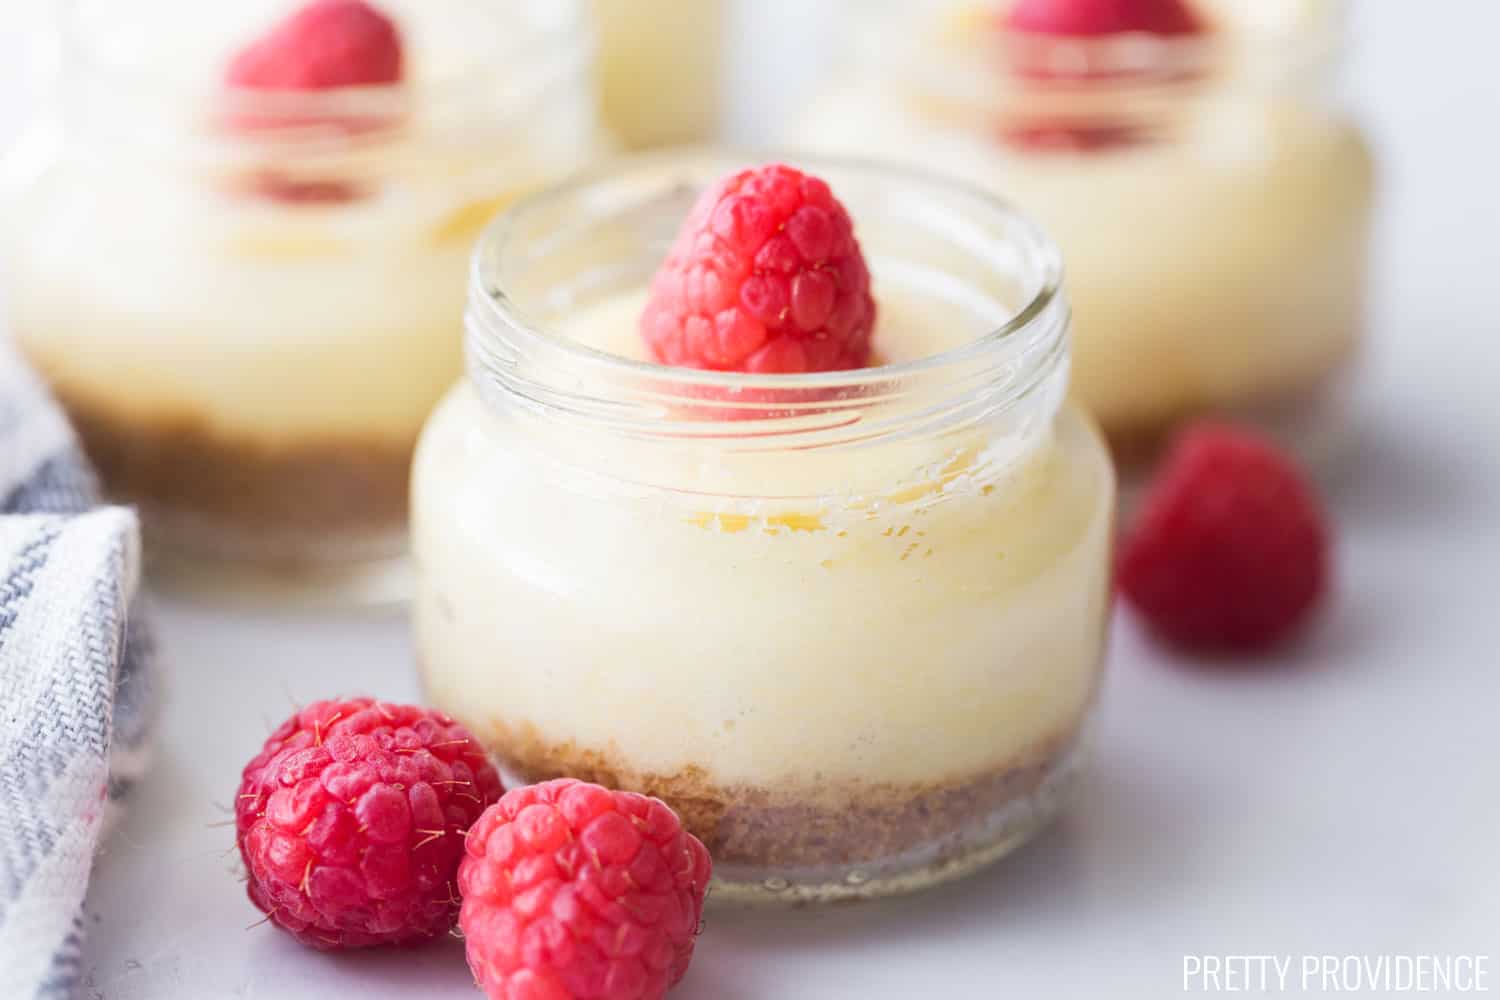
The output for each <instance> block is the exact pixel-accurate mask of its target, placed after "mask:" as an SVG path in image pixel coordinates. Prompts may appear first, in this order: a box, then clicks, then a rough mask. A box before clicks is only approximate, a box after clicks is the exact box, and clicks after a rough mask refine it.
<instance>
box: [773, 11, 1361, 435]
mask: <svg viewBox="0 0 1500 1000" xmlns="http://www.w3.org/2000/svg"><path fill="white" fill-rule="evenodd" d="M888 6H890V7H891V9H890V10H889V11H886V12H885V13H884V14H883V15H880V14H873V13H872V14H870V16H869V17H868V18H867V20H868V22H869V25H870V27H869V29H868V30H867V31H866V32H865V33H864V35H863V36H862V37H861V40H860V43H859V45H858V46H857V53H856V54H855V56H854V58H853V60H852V65H851V66H850V68H849V70H848V72H846V73H845V74H843V75H842V76H841V77H838V78H836V79H835V80H834V81H833V82H832V83H831V84H830V85H829V87H828V88H827V90H826V92H825V93H824V94H823V95H822V96H821V97H820V99H819V100H817V101H816V102H815V103H814V105H813V107H812V108H811V110H810V111H809V112H808V114H807V116H806V118H805V119H804V120H803V121H801V123H800V124H799V126H798V135H797V138H798V139H799V140H800V142H801V144H803V145H805V146H807V147H809V148H814V149H819V150H832V151H837V152H841V153H847V152H850V151H859V152H862V153H875V154H880V155H888V156H892V157H896V158H911V157H914V156H920V158H921V160H922V162H923V163H924V164H927V165H931V166H934V167H937V168H940V169H942V170H944V171H945V172H948V173H952V174H954V175H957V176H960V177H963V178H966V179H969V180H972V181H974V182H976V183H979V184H983V185H985V186H987V187H989V188H991V189H993V190H996V191H998V192H1000V193H1002V194H1003V195H1005V196H1006V197H1008V198H1010V199H1012V200H1013V201H1014V202H1015V203H1016V204H1018V205H1019V206H1021V208H1023V209H1024V210H1025V211H1027V212H1029V213H1032V214H1034V215H1035V217H1036V218H1037V219H1038V220H1039V221H1040V222H1041V223H1042V225H1043V226H1044V227H1046V229H1047V231H1048V232H1049V233H1050V234H1051V235H1052V236H1053V237H1054V238H1056V240H1057V242H1058V244H1059V246H1060V247H1061V248H1062V252H1063V258H1064V260H1066V261H1067V266H1068V276H1069V284H1070V287H1071V289H1072V300H1073V305H1074V310H1075V317H1076V339H1075V349H1074V362H1075V364H1074V379H1073V386H1074V391H1075V392H1076V394H1077V396H1078V398H1079V399H1080V400H1081V401H1082V402H1083V403H1084V404H1086V406H1087V407H1088V408H1089V409H1090V410H1091V411H1092V412H1093V414H1094V416H1095V417H1096V419H1097V420H1098V421H1099V423H1100V425H1101V427H1102V428H1103V430H1104V432H1105V434H1106V436H1107V437H1108V439H1109V440H1110V442H1111V444H1112V445H1113V446H1114V447H1115V449H1116V453H1117V455H1119V456H1121V457H1122V459H1126V460H1130V459H1136V458H1146V457H1149V456H1150V455H1151V454H1152V453H1153V452H1154V451H1155V449H1156V448H1157V446H1158V445H1159V443H1160V442H1161V441H1162V440H1163V438H1164V436H1165V435H1166V434H1167V433H1168V432H1169V431H1170V430H1171V429H1172V428H1174V427H1175V426H1177V425H1178V424H1180V423H1181V422H1182V421H1184V420H1187V419H1190V418H1193V417H1196V416H1200V415H1216V416H1228V417H1231V418H1238V419H1243V420H1247V421H1250V422H1252V423H1257V424H1260V425H1262V426H1264V427H1266V428H1267V429H1269V430H1270V431H1272V432H1273V433H1276V434H1279V435H1280V436H1281V437H1283V438H1284V439H1286V440H1287V442H1288V443H1290V444H1292V445H1293V446H1295V447H1298V448H1299V449H1301V450H1303V451H1304V452H1308V453H1311V454H1313V455H1314V456H1316V455H1318V454H1320V453H1322V452H1325V451H1326V450H1327V447H1328V445H1329V443H1330V442H1331V441H1332V440H1334V439H1335V438H1336V435H1335V433H1334V432H1336V431H1337V430H1338V429H1339V425H1340V419H1339V418H1340V416H1341V407H1340V405H1339V404H1340V402H1341V393H1340V392H1339V389H1340V387H1341V386H1342V385H1343V384H1344V382H1345V376H1346V373H1347V371H1348V370H1349V367H1350V362H1351V360H1352V359H1353V358H1354V356H1355V353H1356V348H1357V346H1358V344H1359V342H1360V339H1361V332H1362V319H1363V316H1362V313H1363V307H1364V283H1365V270H1366V251H1367V243H1368V231H1369V224H1370V215H1371V202H1372V192H1373V170H1372V161H1371V155H1370V152H1369V150H1368V148H1367V146H1366V143H1365V141H1364V139H1363V137H1362V135H1361V133H1360V131H1359V130H1358V128H1357V127H1356V126H1355V125H1354V124H1353V123H1351V121H1350V120H1349V119H1348V118H1347V117H1346V116H1345V115H1344V114H1342V113H1341V112H1340V111H1339V110H1338V108H1337V107H1336V106H1335V104H1334V102H1333V101H1332V100H1331V99H1330V98H1331V96H1332V95H1331V88H1330V78H1331V75H1332V74H1331V70H1332V69H1333V68H1334V64H1335V58H1334V56H1335V54H1336V52H1337V49H1338V45H1337V43H1338V41H1339V40H1340V37H1341V34H1340V29H1341V26H1342V22H1341V19H1340V18H1339V17H1338V16H1337V14H1338V13H1339V10H1340V5H1338V4H1337V3H1333V2H1330V0H1253V2H1251V0H1196V2H1195V3H1194V5H1193V6H1194V7H1195V8H1196V12H1197V14H1198V16H1199V18H1200V19H1201V21H1202V22H1203V23H1204V24H1205V25H1206V27H1207V30H1206V31H1205V32H1204V33H1202V34H1197V35H1190V36H1183V37H1171V38H1166V37H1161V36H1151V35H1141V34H1133V35H1121V36H1108V37H1104V38H1098V39H1092V40H1080V39H1056V38H1054V39H1048V40H1040V39H1035V38H1033V39H1032V40H1030V41H1025V40H1023V36H1018V35H1013V34H1007V33H1006V32H1004V31H1003V30H1002V29H1001V27H1000V26H999V25H1000V20H1001V16H1002V14H1003V10H1004V4H1003V3H993V2H988V3H987V2H982V0H926V2H923V3H917V4H912V3H903V4H899V5H895V4H892V5H888Z"/></svg>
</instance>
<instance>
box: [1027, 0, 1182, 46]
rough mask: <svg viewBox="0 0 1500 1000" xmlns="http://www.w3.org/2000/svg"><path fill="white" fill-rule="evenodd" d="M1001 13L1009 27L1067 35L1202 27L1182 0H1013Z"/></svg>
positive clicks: (1162, 32)
mask: <svg viewBox="0 0 1500 1000" xmlns="http://www.w3.org/2000/svg"><path fill="white" fill-rule="evenodd" d="M1003 17H1004V23H1005V26H1006V27H1007V28H1009V29H1010V30H1011V31H1016V32H1021V33H1025V34H1032V35H1051V36H1058V37H1068V38H1094V37H1099V36H1102V35H1118V34H1124V33H1127V32H1144V33H1147V34H1152V35H1165V36H1172V35H1191V34H1196V33H1198V32H1200V31H1202V30H1203V24H1202V22H1201V21H1200V20H1199V18H1198V16H1197V15H1196V14H1194V13H1193V10H1192V8H1191V7H1190V6H1188V4H1186V3H1184V2H1183V0H1015V2H1014V3H1013V4H1011V5H1010V7H1009V8H1008V9H1006V10H1005V11H1004V14H1003Z"/></svg>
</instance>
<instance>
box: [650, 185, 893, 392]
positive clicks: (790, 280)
mask: <svg viewBox="0 0 1500 1000" xmlns="http://www.w3.org/2000/svg"><path fill="white" fill-rule="evenodd" d="M874 326H875V302H874V300H873V299H872V298H871V297H870V272H869V269H868V268H867V267H866V266H865V259H864V254H863V253H861V251H860V248H859V242H858V241H857V240H856V239H855V237H854V224H853V223H852V222H851V221H850V219H849V213H848V212H847V211H846V210H845V209H844V206H843V205H841V204H840V203H839V201H838V199H837V198H835V197H834V196H833V192H832V191H830V190H829V188H828V185H827V184H825V183H824V182H823V181H821V180H819V179H818V178H816V177H811V176H808V175H807V174H804V173H802V172H801V171H799V170H796V169H794V168H792V167H788V166H782V165H779V164H776V165H771V166H765V167H759V168H756V169H753V170H744V171H741V172H740V173H737V174H734V175H732V176H730V177H728V178H725V179H724V180H721V181H720V182H718V183H717V184H715V185H714V186H712V187H711V188H709V189H708V190H707V191H706V192H704V194H703V196H702V197H701V198H699V199H698V202H697V204H696V205H695V206H694V207H693V210H692V212H691V213H690V214H689V215H688V218H687V221H686V222H684V223H683V226H682V230H681V231H680V232H679V233H678V235H677V240H676V242H675V243H674V245H673V246H672V249H671V251H670V252H669V253H668V254H667V259H666V261H665V262H664V263H663V264H662V266H661V269H660V270H659V271H657V272H656V277H655V278H654V279H653V281H652V283H651V298H650V301H649V302H648V303H647V304H646V309H645V311H644V312H643V313H642V315H641V324H640V329H641V336H642V337H644V338H645V341H646V345H647V347H649V348H650V350H651V353H652V354H653V355H654V356H655V358H656V359H657V360H658V361H661V362H663V363H665V364H669V365H682V366H686V367H689V368H710V369H717V370H720V371H744V372H757V373H792V372H822V371H841V370H846V369H851V368H861V367H863V366H864V365H865V364H866V363H867V362H868V361H869V357H870V332H871V330H872V329H873V328H874Z"/></svg>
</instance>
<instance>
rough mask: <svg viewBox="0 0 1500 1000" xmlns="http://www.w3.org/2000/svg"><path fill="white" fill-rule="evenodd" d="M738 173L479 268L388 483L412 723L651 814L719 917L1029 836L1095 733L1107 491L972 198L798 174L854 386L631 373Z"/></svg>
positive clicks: (1037, 304)
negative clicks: (397, 489)
mask: <svg viewBox="0 0 1500 1000" xmlns="http://www.w3.org/2000/svg"><path fill="white" fill-rule="evenodd" d="M734 166H736V164H734V163H732V162H730V161H728V160H726V159H722V158H718V157H713V156H708V155H706V154H705V155H701V156H700V155H694V156H693V157H692V158H691V159H689V158H684V157H680V156H665V155H659V156H656V157H649V158H647V159H644V160H640V161H636V162H634V163H631V164H629V165H626V166H621V167H619V168H617V170H616V171H615V172H612V173H609V174H607V175H601V176H600V177H598V178H594V179H588V180H585V181H583V182H580V183H578V184H576V185H574V186H569V187H565V188H562V189H559V190H555V191H553V192H550V193H548V194H545V195H542V196H539V197H537V198H534V199H528V200H527V201H526V202H525V203H523V204H522V205H520V206H518V207H516V208H514V209H512V210H511V211H510V212H508V213H507V214H506V216H504V217H502V219H501V221H500V222H499V223H498V224H497V226H496V228H494V229H493V230H492V231H491V232H489V233H488V234H487V235H486V236H485V237H484V238H483V239H482V240H481V246H480V250H479V258H478V262H477V266H476V270H475V280H476V284H475V286H474V287H473V288H472V289H471V299H470V306H469V320H468V322H469V331H468V338H469V340H468V342H469V377H468V379H467V380H466V381H465V382H464V383H462V384H461V385H460V386H459V387H457V388H456V389H455V390H454V392H453V393H452V394H451V395H450V396H449V397H448V398H447V399H446V400H445V402H444V403H443V404H442V405H441V406H440V407H439V409H438V411H437V412H436V413H435V414H434V416H433V418H432V420H431V421H430V422H429V424H428V426H427V429H426V431H425V432H424V435H423V439H422V443H421V445H420V447H419V449H418V457H417V462H416V469H415V473H414V510H413V545H414V553H415V559H416V563H417V570H418V597H417V603H416V609H415V616H416V636H417V644H418V650H419V657H420V661H421V664H422V669H423V673H424V676H425V683H426V686H427V690H428V693H429V695H430V697H431V700H432V701H433V702H434V703H435V704H436V705H438V706H440V707H441V708H442V709H443V710H444V711H448V712H451V713H453V714H454V715H456V716H457V717H459V718H460V719H462V720H463V721H464V722H465V723H466V724H467V725H469V726H470V727H472V728H473V729H474V731H475V732H476V733H478V734H480V735H481V738H483V739H485V740H486V741H487V743H488V744H489V745H490V746H491V748H492V749H493V750H495V751H496V752H497V753H498V754H499V755H500V757H501V758H502V759H503V761H504V762H505V764H506V765H508V767H509V768H510V769H511V770H513V771H514V772H516V773H517V774H519V775H520V776H522V777H524V778H528V779H541V778H547V777H554V776H559V775H572V776H577V777H582V778H588V779H593V780H597V781H601V782H604V783H607V784H610V785H614V786H617V787H624V788H629V789H636V790H640V791H645V792H649V793H652V794H656V795H659V796H661V797H663V798H665V799H666V800H667V801H668V802H669V803H671V804H672V805H673V806H675V807H676V808H677V809H678V810H680V811H681V813H682V814H683V817H684V819H685V821H686V822H687V823H688V825H689V826H690V828H691V829H692V830H693V831H694V832H695V833H696V834H698V835H699V836H700V837H702V838H703V840H704V841H705V842H706V843H707V844H708V846H709V848H710V850H711V851H712V852H713V854H714V856H715V862H716V874H717V877H718V879H719V882H720V888H719V890H718V891H719V892H720V894H721V895H723V894H728V895H730V896H771V897H776V898H786V899H794V898H836V897H839V896H857V895H877V894H882V893H888V892H894V891H901V890H904V889H909V888H916V887H919V886H921V885H924V884H927V883H929V882H933V881H937V880H941V879H943V878H951V877H955V876H957V875H959V874H962V873H964V872H966V871H969V870H971V869H973V868H974V867H977V866H978V865H980V864H982V863H984V862H986V861H988V860H991V859H993V858H996V857H998V856H1000V855H1001V854H1003V853H1005V852H1006V851H1008V850H1009V849H1011V848H1012V847H1014V846H1015V845H1016V844H1018V843H1019V842H1020V841H1021V840H1023V839H1024V838H1026V837H1027V836H1029V835H1030V834H1031V833H1032V832H1034V831H1035V830H1036V829H1037V828H1038V827H1039V826H1041V825H1042V824H1043V823H1044V822H1045V821H1046V820H1047V819H1048V818H1049V817H1050V816H1051V815H1052V813H1053V811H1054V810H1055V809H1056V807H1057V805H1058V803H1059V802H1060V800H1061V798H1062V796H1063V794H1064V792H1065V791H1066V789H1067V787H1068V784H1069V779H1070V777H1071V776H1072V775H1073V773H1074V771H1075V768H1076V765H1077V746H1078V741H1079V736H1080V731H1081V729H1082V727H1083V726H1084V723H1085V721H1086V718H1087V717H1088V715H1089V712H1090V708H1091V705H1092V703H1093V700H1094V692H1095V687H1096V682H1097V679H1098V675H1099V669H1100V663H1101V648H1102V642H1103V634H1104V624H1105V614H1106V610H1107V604H1108V570H1109V547H1110V536H1111V518H1112V511H1113V506H1114V495H1113V490H1114V487H1113V473H1112V470H1111V467H1110V463H1109V459H1108V457H1107V454H1106V452H1105V449H1104V447H1103V445H1102V443H1101V441H1100V439H1099V438H1098V437H1097V435H1096V434H1095V432H1094V430H1093V429H1092V427H1091V426H1090V425H1088V424H1087V423H1086V422H1085V420H1084V419H1082V418H1081V417H1080V416H1079V415H1078V414H1077V412H1076V411H1074V410H1072V409H1070V408H1069V407H1067V406H1065V405H1064V402H1063V400H1064V397H1065V395H1066V383H1067V370H1068V308H1067V304H1066V301H1065V298H1064V295H1063V291H1062V288H1061V287H1060V284H1059V282H1060V265H1059V262H1058V259H1057V256H1056V254H1055V251H1054V250H1053V248H1052V247H1051V245H1050V244H1048V243H1047V242H1046V241H1045V240H1044V239H1043V238H1042V237H1041V236H1040V235H1039V234H1038V232H1037V231H1036V230H1035V229H1034V228H1033V227H1031V226H1030V225H1029V224H1028V223H1027V222H1025V221H1024V220H1023V219H1021V218H1020V217H1019V216H1017V215H1016V214H1014V213H1013V212H1012V211H1010V210H1009V209H1008V208H1006V207H1005V206H1003V205H1001V204H999V203H997V202H995V201H993V200H992V199H990V198H989V197H988V196H986V195H983V194H981V193H978V192H976V191H972V190H970V189H968V188H965V187H962V186H955V185H953V184H951V183H949V182H946V181H942V180H934V179H931V178H929V177H927V176H925V175H918V174H910V173H906V172H904V171H901V170H897V169H893V168H878V167H872V166H865V165H853V164H839V163H819V164H813V165H812V166H811V167H810V169H811V170H812V172H814V173H815V174H817V175H818V176H820V177H822V178H824V179H825V180H827V181H828V182H829V184H830V185H831V186H832V188H833V190H834V191H835V192H836V193H837V194H838V196H839V197H840V198H841V199H842V201H843V203H844V204H845V206H847V208H848V209H849V212H850V214H851V216H852V217H853V218H854V220H855V225H856V228H857V230H858V237H859V239H860V241H861V243H862V244H863V247H864V250H865V255H866V258H867V259H868V261H869V263H870V267H871V273H872V290H873V293H874V296H875V299H876V302H877V306H878V310H879V317H880V318H879V321H878V325H877V327H876V330H875V334H874V348H875V351H876V353H877V355H878V357H879V358H880V360H881V361H882V364H881V365H880V366H877V367H871V368H865V369H860V370H857V371H850V372H837V373H831V374H822V375H817V374H811V375H780V376H777V375H770V376H768V375H760V376H752V375H744V374H738V373H724V372H701V371H692V370H688V369H681V368H668V367H663V366H660V365H657V364H653V363H649V362H647V361H645V360H642V359H643V358H644V356H645V352H644V348H643V347H642V346H641V344H640V343H639V339H638V335H637V325H636V320H637V317H638V315H639V312H640V308H641V305H642V303H643V301H644V296H645V287H646V283H647V281H648V280H649V277H650V275H651V273H652V272H653V271H654V269H655V268H656V266H657V264H658V263H659V262H660V260H661V259H662V256H663V255H664V253H665V251H666V248H667V245H668V244H669V243H670V241H671V239H672V236H673V234H674V232H675V230H676V228H677V225H678V223H679V222H680V220H681V219H682V218H683V217H684V216H685V214H686V213H687V210H688V208H689V206H690V205H691V204H692V202H693V200H694V198H695V197H696V195H697V193H698V192H699V191H700V190H701V189H702V188H703V187H704V186H705V185H706V184H707V183H708V182H710V181H711V180H713V179H714V178H716V177H718V176H719V175H721V174H723V173H726V172H727V171H728V170H729V169H730V168H732V167H734Z"/></svg>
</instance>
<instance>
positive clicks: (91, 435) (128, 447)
mask: <svg viewBox="0 0 1500 1000" xmlns="http://www.w3.org/2000/svg"><path fill="white" fill-rule="evenodd" d="M60 396H61V398H60V402H61V403H62V405H63V408H64V409H65V410H66V411H67V413H68V416H69V417H70V418H71V419H72V421H73V426H74V427H75V428H76V429H77V431H78V435H79V437H80V438H81V440H82V443H83V448H84V451H85V452H86V453H87V454H88V456H89V458H90V460H91V461H92V462H93V463H94V467H95V468H96V469H97V470H98V472H99V475H100V478H101V480H102V481H103V484H104V488H105V492H106V493H107V494H109V495H110V496H112V497H114V498H117V499H120V500H123V501H125V502H127V503H132V504H136V505H138V506H139V507H140V508H141V510H142V515H143V520H144V522H145V530H146V533H147V535H148V537H150V538H151V540H152V541H153V542H159V543H160V544H161V545H163V546H164V547H166V548H170V549H178V550H187V551H188V552H190V553H193V554H201V555H205V556H209V557H212V558H234V559H246V560H250V561H257V562H266V563H278V564H301V563H307V564H318V563H323V562H327V561H334V560H340V559H345V558H360V557H363V556H365V555H369V556H372V557H373V556H375V555H387V554H390V553H391V551H392V550H393V549H399V544H394V545H393V543H392V542H391V539H393V538H395V539H399V538H400V536H401V533H402V531H403V530H404V528H405V524H406V510H407V493H408V480H409V478H410V471H411V452H412V447H413V445H414V442H401V443H399V444H393V443H392V442H390V441H388V440H385V439H377V438H374V437H370V438H368V439H366V438H359V437H347V438H345V437H324V438H308V439H307V440H304V441H298V442H296V443H292V444H281V443H268V442H262V441H257V440H255V439H254V438H250V437H243V436H234V435H228V434H224V433H222V432H220V431H217V430H215V429H212V428H211V427H209V426H208V424H207V422H206V421H203V420H199V419H195V418H192V417H170V418H162V419H156V420H136V419H124V418H121V417H120V416H119V415H118V414H115V413H111V412H108V411H107V410H105V409H103V408H100V407H98V406H97V405H95V404H92V403H89V402H86V401H84V400H80V399H78V398H75V397H70V396H68V395H67V394H60Z"/></svg>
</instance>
